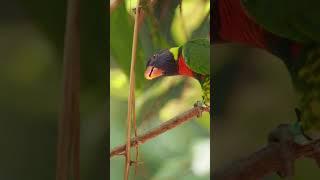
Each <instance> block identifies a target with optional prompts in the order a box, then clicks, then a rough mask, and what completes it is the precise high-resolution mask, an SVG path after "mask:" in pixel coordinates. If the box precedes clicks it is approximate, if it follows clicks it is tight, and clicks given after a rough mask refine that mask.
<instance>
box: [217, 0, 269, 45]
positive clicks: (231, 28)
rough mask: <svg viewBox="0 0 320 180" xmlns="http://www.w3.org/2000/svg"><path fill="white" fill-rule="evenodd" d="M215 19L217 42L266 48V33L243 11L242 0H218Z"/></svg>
mask: <svg viewBox="0 0 320 180" xmlns="http://www.w3.org/2000/svg"><path fill="white" fill-rule="evenodd" d="M214 16H215V17H214V19H216V20H218V22H219V23H218V24H216V27H213V29H214V31H215V32H214V33H216V42H218V43H219V42H222V43H223V42H234V43H242V44H247V45H250V46H253V47H258V48H266V38H265V35H266V31H265V30H264V29H263V28H262V27H261V26H259V25H258V24H256V23H255V22H254V21H253V20H252V19H251V18H250V17H249V16H248V15H247V14H246V12H245V10H244V9H243V7H242V5H241V2H240V0H216V6H215V9H214Z"/></svg>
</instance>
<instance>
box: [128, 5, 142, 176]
mask: <svg viewBox="0 0 320 180" xmlns="http://www.w3.org/2000/svg"><path fill="white" fill-rule="evenodd" d="M139 4H140V1H139V0H137V8H136V14H135V23H134V31H133V41H132V54H131V68H130V89H129V91H130V93H129V97H128V114H127V144H126V161H125V170H124V179H125V180H128V178H129V172H130V165H131V157H130V146H131V120H132V115H135V112H134V111H135V107H134V106H135V102H134V100H135V98H134V89H135V64H136V52H137V46H138V32H139V14H140V8H139Z"/></svg>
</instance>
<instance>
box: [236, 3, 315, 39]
mask: <svg viewBox="0 0 320 180" xmlns="http://www.w3.org/2000/svg"><path fill="white" fill-rule="evenodd" d="M241 1H242V4H243V6H244V7H245V9H246V11H247V12H248V14H249V15H250V16H251V17H252V18H253V19H254V20H255V21H256V23H258V24H260V25H262V26H263V27H264V28H265V29H267V30H268V31H270V32H273V33H275V34H277V35H280V36H282V37H285V38H288V39H291V40H295V41H298V42H304V43H309V42H320V20H319V17H320V10H319V8H320V1H319V0H304V1H301V0H280V1H279V0H241Z"/></svg>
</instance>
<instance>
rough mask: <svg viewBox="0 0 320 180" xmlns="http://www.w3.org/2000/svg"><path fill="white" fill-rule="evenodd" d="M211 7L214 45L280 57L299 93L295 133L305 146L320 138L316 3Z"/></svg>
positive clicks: (239, 1)
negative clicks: (230, 45) (234, 45)
mask: <svg viewBox="0 0 320 180" xmlns="http://www.w3.org/2000/svg"><path fill="white" fill-rule="evenodd" d="M213 6H214V8H213V24H212V27H211V31H212V35H213V36H211V38H212V42H213V44H219V43H241V44H246V45H249V46H252V47H255V48H261V49H265V50H266V51H268V52H270V53H272V54H274V55H275V56H278V57H279V58H280V59H281V60H282V61H283V62H284V64H285V65H286V67H287V68H288V70H289V72H290V75H291V78H292V82H293V84H294V87H295V89H296V90H297V92H298V93H299V94H300V100H299V105H298V107H297V108H296V113H297V115H298V119H300V120H299V121H297V123H295V124H294V125H293V126H292V127H293V129H295V130H296V132H298V133H297V134H300V135H301V134H303V135H304V137H305V140H306V141H304V142H308V140H307V139H311V138H312V137H313V138H314V137H319V136H318V132H319V131H320V20H319V19H320V11H319V7H320V1H318V0H305V1H298V0H280V1H279V0H214V1H213ZM293 112H294V111H293ZM304 133H305V134H304ZM297 137H298V136H297Z"/></svg>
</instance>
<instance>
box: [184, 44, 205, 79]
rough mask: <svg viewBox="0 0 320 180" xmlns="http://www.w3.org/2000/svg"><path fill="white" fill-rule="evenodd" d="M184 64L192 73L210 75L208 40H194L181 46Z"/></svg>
mask: <svg viewBox="0 0 320 180" xmlns="http://www.w3.org/2000/svg"><path fill="white" fill-rule="evenodd" d="M182 55H183V57H184V59H185V62H186V64H187V65H188V67H189V68H190V69H192V70H193V71H194V72H197V73H199V74H202V75H209V74H210V43H209V40H208V39H194V40H191V41H188V42H187V43H185V44H184V45H183V46H182Z"/></svg>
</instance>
